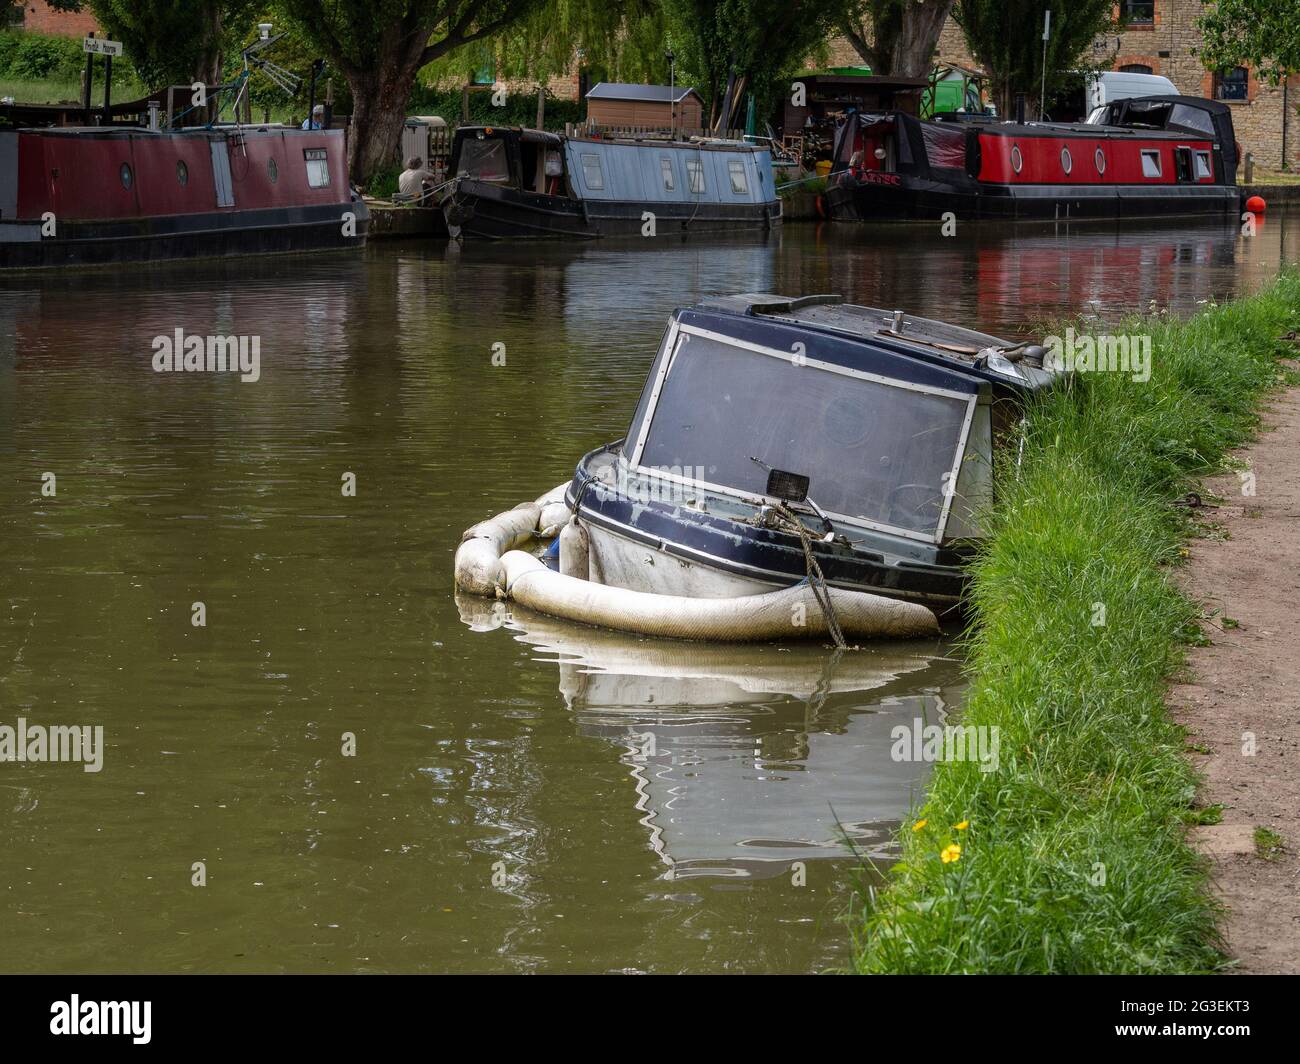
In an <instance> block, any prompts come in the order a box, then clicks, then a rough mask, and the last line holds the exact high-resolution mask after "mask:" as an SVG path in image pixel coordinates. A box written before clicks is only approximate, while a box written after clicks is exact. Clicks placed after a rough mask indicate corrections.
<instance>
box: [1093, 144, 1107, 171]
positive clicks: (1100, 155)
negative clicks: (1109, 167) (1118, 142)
mask: <svg viewBox="0 0 1300 1064" xmlns="http://www.w3.org/2000/svg"><path fill="white" fill-rule="evenodd" d="M1092 158H1093V162H1095V163H1096V164H1097V173H1099V174H1104V173H1105V172H1106V153H1105V152H1104V151H1102V150H1101V149H1100V148H1098V149H1097V153H1096V154H1095V155H1094V156H1093V157H1092Z"/></svg>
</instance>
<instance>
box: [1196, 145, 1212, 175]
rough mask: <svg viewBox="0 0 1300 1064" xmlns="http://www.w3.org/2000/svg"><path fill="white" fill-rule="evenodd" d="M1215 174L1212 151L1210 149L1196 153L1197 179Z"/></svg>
mask: <svg viewBox="0 0 1300 1064" xmlns="http://www.w3.org/2000/svg"><path fill="white" fill-rule="evenodd" d="M1213 176H1214V169H1213V167H1211V166H1210V153H1209V152H1208V151H1198V152H1197V153H1196V180H1197V181H1200V180H1203V179H1204V178H1207V177H1213Z"/></svg>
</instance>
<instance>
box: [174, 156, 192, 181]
mask: <svg viewBox="0 0 1300 1064" xmlns="http://www.w3.org/2000/svg"><path fill="white" fill-rule="evenodd" d="M176 180H177V181H179V182H180V183H181V184H182V185H188V184H189V183H190V168H189V167H188V166H186V165H185V160H184V159H177V160H176Z"/></svg>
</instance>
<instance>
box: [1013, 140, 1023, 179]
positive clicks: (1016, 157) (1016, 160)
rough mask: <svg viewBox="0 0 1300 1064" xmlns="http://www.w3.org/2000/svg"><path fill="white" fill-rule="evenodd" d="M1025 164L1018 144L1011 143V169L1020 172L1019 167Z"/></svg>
mask: <svg viewBox="0 0 1300 1064" xmlns="http://www.w3.org/2000/svg"><path fill="white" fill-rule="evenodd" d="M1024 165H1025V157H1024V156H1023V155H1021V154H1020V145H1019V144H1013V145H1011V169H1012V170H1014V171H1015V172H1016V173H1020V168H1021V167H1022V166H1024Z"/></svg>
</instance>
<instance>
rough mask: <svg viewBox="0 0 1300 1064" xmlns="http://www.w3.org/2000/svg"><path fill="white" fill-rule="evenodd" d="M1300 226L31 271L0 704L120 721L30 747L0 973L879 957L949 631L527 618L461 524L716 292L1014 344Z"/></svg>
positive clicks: (446, 251)
mask: <svg viewBox="0 0 1300 1064" xmlns="http://www.w3.org/2000/svg"><path fill="white" fill-rule="evenodd" d="M1297 258H1300V217H1292V218H1288V217H1286V216H1284V215H1281V214H1274V215H1270V216H1269V217H1268V219H1267V221H1266V222H1265V224H1264V226H1263V227H1262V228H1261V229H1260V231H1259V232H1258V233H1257V234H1256V235H1255V236H1254V237H1251V238H1246V237H1243V236H1241V235H1240V234H1239V233H1238V232H1237V231H1236V229H1235V228H1232V227H1228V228H1224V227H1219V226H1208V227H1207V226H1198V227H1195V228H1171V227H1150V228H1127V229H1123V230H1119V231H1116V230H1114V229H1110V228H1101V229H1096V228H1093V229H1077V230H1074V231H1070V232H1066V231H1055V230H1052V229H1050V228H1048V229H1025V228H1013V229H990V228H985V229H981V230H979V231H978V232H975V231H974V230H972V231H970V232H969V233H966V234H961V235H959V236H958V237H956V238H946V239H945V238H942V237H941V236H940V235H939V234H938V232H937V229H933V230H932V229H931V227H929V226H925V227H919V226H918V227H910V226H901V227H892V228H865V227H864V228H858V229H855V228H851V227H850V228H836V229H830V228H827V227H820V228H819V227H815V226H812V225H802V226H801V225H790V226H787V227H786V229H785V231H784V232H782V233H779V234H775V235H773V236H771V237H769V238H766V239H754V240H737V241H734V242H710V243H694V242H692V243H685V244H672V243H668V242H664V243H660V244H656V245H654V246H644V245H641V244H638V243H631V244H616V243H599V244H592V245H586V246H577V247H570V246H563V245H537V246H512V247H504V246H503V247H497V246H487V247H483V246H471V247H466V248H464V249H457V248H454V247H453V248H448V247H446V246H443V245H438V244H431V245H418V244H416V245H410V244H408V245H382V244H380V245H374V246H372V247H371V248H369V249H368V250H367V251H366V252H365V253H364V254H361V255H356V256H354V257H316V258H284V259H278V260H262V261H246V262H240V263H237V264H186V265H168V266H166V267H159V268H156V269H155V268H143V269H138V270H117V271H106V272H100V273H89V274H82V275H76V276H73V275H67V276H55V277H43V278H30V277H29V278H18V279H15V278H8V279H6V280H5V283H4V287H3V289H0V468H2V469H3V472H4V475H3V477H2V478H0V586H2V587H3V589H4V614H3V622H2V627H0V725H9V726H12V727H16V726H17V721H18V718H20V717H22V718H24V719H25V720H26V721H27V722H28V723H29V724H40V725H47V726H49V725H91V726H102V727H103V729H104V746H105V751H104V755H103V763H102V769H101V770H100V771H99V772H96V773H88V772H84V771H82V768H81V767H80V766H78V765H75V764H13V763H4V764H0V833H2V839H0V969H3V970H6V971H18V972H22V971H114V972H122V971H126V972H136V971H184V972H212V971H258V972H262V971H295V972H342V971H354V970H361V971H376V972H382V971H453V972H469V971H562V972H568V971H596V972H607V971H620V972H621V971H628V972H675V971H794V972H807V971H819V970H823V969H826V968H833V967H835V966H837V965H843V964H844V963H845V962H846V960H847V957H848V950H847V942H848V933H847V929H846V927H845V926H844V924H843V923H842V922H841V915H842V913H843V911H844V909H845V907H846V905H847V904H848V902H849V899H850V897H851V893H852V889H853V886H854V884H855V882H857V881H858V877H859V872H858V861H857V860H856V859H855V858H854V857H853V856H851V855H850V853H849V849H848V847H850V846H851V847H852V848H853V849H855V850H856V851H857V852H858V853H859V854H868V855H872V856H876V857H888V855H889V852H890V841H889V840H890V835H891V832H892V831H893V829H895V828H896V827H897V825H898V823H899V821H900V819H901V818H902V817H903V816H904V815H905V814H906V812H907V810H908V808H909V806H910V805H911V804H912V803H914V802H915V801H917V800H918V799H919V798H920V796H921V795H922V794H923V792H924V786H925V776H926V773H925V769H924V767H923V766H919V765H916V764H912V763H909V762H906V761H896V760H894V759H892V758H891V756H890V748H891V746H892V745H893V743H892V740H891V737H890V733H891V730H892V729H893V728H895V727H896V726H898V725H900V724H902V725H907V726H912V725H913V722H914V721H917V720H924V721H926V722H930V723H933V722H940V721H942V720H943V719H944V718H945V716H946V715H947V714H950V713H953V712H956V711H958V710H959V708H960V701H961V692H962V682H961V676H960V667H959V663H958V662H957V661H956V660H955V657H954V655H953V654H952V653H951V651H950V647H949V645H948V644H946V643H935V642H922V643H917V644H908V645H893V646H878V647H873V648H872V649H870V650H865V651H861V652H856V653H849V654H844V655H841V656H838V657H836V656H835V655H833V654H832V653H831V652H830V651H828V650H826V649H823V648H816V647H783V648H778V647H755V648H717V647H703V646H693V645H686V644H673V643H662V642H656V641H648V640H636V639H632V638H628V637H624V636H619V635H614V634H610V633H605V632H599V631H595V630H592V629H586V628H582V627H579V626H574V625H566V624H563V623H560V622H556V621H553V620H549V619H546V618H542V617H538V616H524V615H522V614H514V613H511V612H510V611H508V610H506V609H505V608H504V607H503V606H501V605H498V604H494V603H492V602H488V601H484V600H473V599H460V600H457V598H456V597H455V596H454V595H453V593H452V587H451V560H452V553H453V551H454V549H455V547H456V544H457V543H458V541H459V538H460V533H461V531H462V530H463V529H464V528H466V527H467V526H468V525H470V524H472V523H473V522H475V521H477V520H479V519H481V518H483V517H486V516H488V515H490V514H491V513H494V512H496V511H499V510H502V509H505V508H508V507H510V506H512V505H514V504H515V503H516V502H519V501H521V500H524V499H527V498H532V497H534V496H536V495H538V494H539V493H540V492H542V491H543V490H545V489H547V488H549V487H551V486H553V485H554V484H556V483H558V482H560V481H561V480H564V479H567V478H568V477H569V476H570V475H571V473H572V470H573V467H574V464H575V462H576V460H577V458H578V457H579V456H580V455H581V454H582V453H583V452H584V451H586V450H588V449H590V448H592V447H594V446H596V445H598V444H600V443H602V442H604V441H606V440H608V439H611V438H614V437H617V436H619V435H621V434H622V433H623V431H624V429H625V427H626V424H627V421H628V418H629V416H630V413H631V410H632V407H633V404H634V402H635V400H636V397H637V395H638V393H639V390H640V387H641V383H642V378H643V375H644V373H645V371H646V367H647V364H648V362H649V359H650V356H651V354H652V352H653V350H654V347H655V345H656V342H657V340H658V337H659V334H660V332H661V330H662V328H663V326H664V323H665V321H666V319H667V316H668V313H669V311H670V310H671V309H672V308H673V307H675V306H678V305H681V304H685V303H689V302H691V301H693V300H696V299H698V298H699V297H702V296H706V295H711V294H716V293H723V292H737V291H777V292H788V293H809V292H840V293H843V294H844V295H845V296H846V297H848V298H850V299H853V300H857V301H862V302H869V303H873V304H876V305H879V306H883V307H887V308H893V307H902V308H905V309H907V310H908V311H911V312H915V313H920V314H925V315H932V316H935V317H942V318H947V319H951V320H954V321H957V322H961V323H966V324H973V325H977V326H980V327H982V328H985V329H989V330H993V331H1000V332H1002V333H1006V334H1009V335H1013V336H1020V335H1028V334H1031V333H1032V331H1033V330H1034V327H1035V324H1036V323H1042V322H1046V321H1050V320H1053V319H1059V318H1062V317H1066V316H1074V315H1078V314H1080V313H1083V314H1094V315H1097V316H1100V317H1101V318H1103V319H1105V320H1114V319H1116V318H1118V317H1120V316H1122V315H1124V314H1126V313H1131V312H1134V311H1137V310H1145V309H1147V308H1148V307H1149V306H1150V305H1151V304H1155V305H1156V306H1157V307H1162V308H1163V307H1169V308H1171V310H1172V312H1174V313H1187V312H1190V311H1192V310H1194V309H1195V308H1196V306H1197V305H1198V304H1201V303H1203V302H1205V301H1210V300H1221V299H1225V298H1228V297H1231V296H1233V295H1235V294H1238V293H1241V292H1244V291H1248V290H1250V289H1252V288H1254V287H1256V286H1258V285H1260V284H1261V283H1263V282H1264V281H1266V280H1267V279H1268V278H1269V277H1271V276H1272V275H1274V274H1275V273H1276V271H1277V269H1278V267H1279V264H1280V263H1282V262H1284V261H1295V260H1296V259H1297ZM178 328H179V329H182V330H183V331H184V333H185V334H187V335H188V334H198V335H207V334H213V333H215V334H221V335H247V336H250V337H252V336H256V337H258V338H259V340H258V343H259V356H260V365H259V370H260V375H259V379H258V380H257V381H255V382H252V381H250V382H242V381H240V380H239V379H238V377H237V376H236V375H234V374H226V375H224V376H215V375H206V374H197V373H188V374H186V373H157V372H154V370H153V368H152V365H151V362H152V358H153V353H154V349H153V341H154V338H155V337H158V336H167V337H172V336H174V334H175V330H176V329H178ZM498 345H504V347H501V346H498ZM494 354H495V355H496V356H497V357H496V358H495V360H494V357H493V356H494ZM502 354H504V364H503V365H502V364H499V363H501V361H502V359H501V355H502ZM494 363H495V364H494ZM47 474H53V480H51V478H50V477H49V476H47ZM348 474H352V475H353V477H354V478H355V494H354V495H345V494H344V493H343V487H344V485H345V484H347V483H349V478H348V476H347V475H348ZM51 486H52V488H53V492H54V494H52V495H51V494H48V492H49V490H50V487H51ZM196 603H202V607H201V610H200V609H199V608H198V607H196V605H195V604H196ZM200 612H201V613H202V619H203V620H204V622H205V623H204V624H203V625H202V626H196V625H195V623H194V622H195V620H196V619H198V614H199V613H200ZM349 736H351V737H352V740H349ZM353 741H354V743H355V750H354V751H353V750H352V748H351V743H352V742H353ZM345 747H346V748H347V749H346V750H345ZM200 880H201V881H202V883H203V885H196V883H197V881H200Z"/></svg>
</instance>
